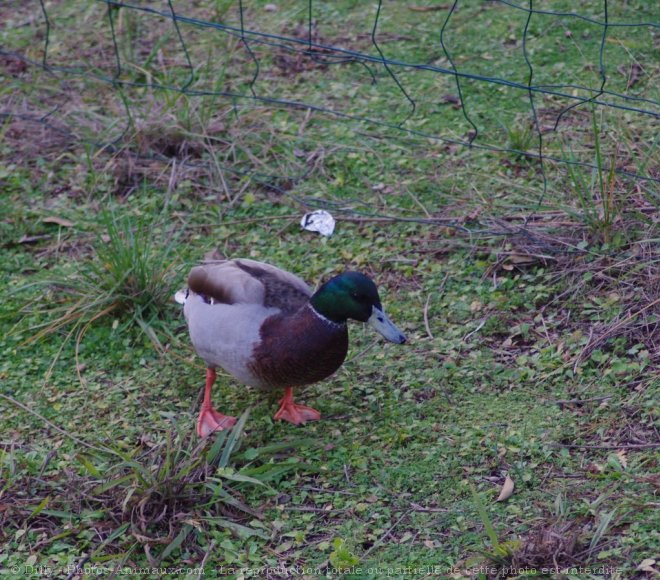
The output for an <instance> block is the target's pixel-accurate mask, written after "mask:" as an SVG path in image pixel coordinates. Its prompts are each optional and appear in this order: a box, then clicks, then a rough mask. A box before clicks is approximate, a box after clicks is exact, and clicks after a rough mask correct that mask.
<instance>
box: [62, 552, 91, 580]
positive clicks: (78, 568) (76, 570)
mask: <svg viewBox="0 0 660 580" xmlns="http://www.w3.org/2000/svg"><path fill="white" fill-rule="evenodd" d="M90 556H91V554H87V555H86V556H85V557H83V559H82V560H80V562H78V563H77V564H76V565H75V567H74V568H73V571H72V572H71V574H69V575H68V576H67V577H66V580H72V578H73V577H74V576H76V574H78V573H79V572H81V571H82V567H83V566H84V565H85V564H86V563H87V560H89V558H90Z"/></svg>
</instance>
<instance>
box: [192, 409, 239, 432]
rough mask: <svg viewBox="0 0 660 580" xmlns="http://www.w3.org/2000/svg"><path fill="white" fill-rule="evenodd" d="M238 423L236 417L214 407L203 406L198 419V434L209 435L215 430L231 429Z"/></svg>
mask: <svg viewBox="0 0 660 580" xmlns="http://www.w3.org/2000/svg"><path fill="white" fill-rule="evenodd" d="M235 424H236V417H231V416H229V415H223V414H222V413H219V412H218V411H216V410H215V409H214V408H213V407H207V408H202V410H201V411H200V413H199V417H198V419H197V435H199V436H200V437H207V436H208V435H210V434H211V433H214V432H215V431H224V430H225V429H231V428H232V427H233V426H234V425H235Z"/></svg>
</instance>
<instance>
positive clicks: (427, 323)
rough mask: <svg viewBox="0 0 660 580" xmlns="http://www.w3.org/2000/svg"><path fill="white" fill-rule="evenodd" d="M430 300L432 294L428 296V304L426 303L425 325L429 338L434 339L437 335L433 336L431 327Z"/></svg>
mask: <svg viewBox="0 0 660 580" xmlns="http://www.w3.org/2000/svg"><path fill="white" fill-rule="evenodd" d="M429 300H431V294H430V293H429V295H428V296H427V297H426V304H424V326H425V328H426V334H428V336H429V338H430V339H431V340H433V339H434V338H435V337H434V336H433V333H432V332H431V327H430V326H429Z"/></svg>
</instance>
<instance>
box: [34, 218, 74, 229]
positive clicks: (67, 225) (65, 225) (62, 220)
mask: <svg viewBox="0 0 660 580" xmlns="http://www.w3.org/2000/svg"><path fill="white" fill-rule="evenodd" d="M41 221H42V222H44V223H45V224H57V225H58V226H62V227H63V228H72V227H73V226H75V225H76V224H74V223H73V222H72V221H71V220H68V219H66V218H63V217H59V216H56V215H49V216H48V217H45V218H44V219H42V220H41Z"/></svg>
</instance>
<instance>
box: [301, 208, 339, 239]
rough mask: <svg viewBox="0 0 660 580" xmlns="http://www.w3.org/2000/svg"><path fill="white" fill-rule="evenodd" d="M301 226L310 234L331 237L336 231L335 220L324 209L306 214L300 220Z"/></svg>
mask: <svg viewBox="0 0 660 580" xmlns="http://www.w3.org/2000/svg"><path fill="white" fill-rule="evenodd" d="M300 225H301V226H302V227H303V229H305V230H307V231H309V232H318V233H319V234H321V235H322V236H328V237H330V236H331V235H332V232H334V231H335V218H333V217H332V215H330V214H329V213H328V212H327V211H325V210H324V209H317V210H316V211H311V212H309V213H306V214H305V215H304V216H303V217H302V219H301V220H300Z"/></svg>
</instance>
